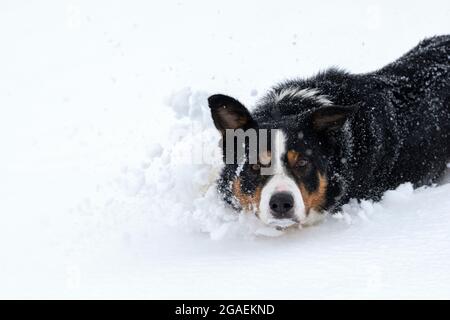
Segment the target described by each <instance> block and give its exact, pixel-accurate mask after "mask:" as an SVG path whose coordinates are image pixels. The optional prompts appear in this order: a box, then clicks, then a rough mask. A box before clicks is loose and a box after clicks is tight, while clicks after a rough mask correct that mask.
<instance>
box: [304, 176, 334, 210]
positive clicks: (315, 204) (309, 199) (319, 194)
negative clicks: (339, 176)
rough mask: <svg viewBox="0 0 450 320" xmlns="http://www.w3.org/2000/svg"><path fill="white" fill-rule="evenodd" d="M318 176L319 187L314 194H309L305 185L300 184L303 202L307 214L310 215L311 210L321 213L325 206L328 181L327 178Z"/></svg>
mask: <svg viewBox="0 0 450 320" xmlns="http://www.w3.org/2000/svg"><path fill="white" fill-rule="evenodd" d="M317 176H318V177H319V186H318V188H317V189H316V190H315V191H313V192H309V191H308V190H306V188H305V186H304V185H303V184H300V192H301V194H302V198H303V202H304V203H305V212H306V214H308V213H309V211H310V210H311V209H315V210H317V211H320V210H321V209H322V208H323V206H324V205H325V200H326V192H327V186H328V181H327V178H326V177H325V176H324V175H322V174H320V173H317Z"/></svg>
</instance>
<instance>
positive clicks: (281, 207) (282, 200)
mask: <svg viewBox="0 0 450 320" xmlns="http://www.w3.org/2000/svg"><path fill="white" fill-rule="evenodd" d="M269 206H270V209H271V210H272V214H273V216H274V217H275V218H288V217H289V216H290V214H291V213H292V211H293V210H292V208H293V207H294V197H293V196H292V194H291V193H289V192H278V193H275V194H274V195H273V196H272V197H271V198H270V201H269Z"/></svg>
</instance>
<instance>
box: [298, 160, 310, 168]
mask: <svg viewBox="0 0 450 320" xmlns="http://www.w3.org/2000/svg"><path fill="white" fill-rule="evenodd" d="M307 164H308V160H306V159H299V160H298V161H297V163H296V166H297V167H304V166H306V165H307Z"/></svg>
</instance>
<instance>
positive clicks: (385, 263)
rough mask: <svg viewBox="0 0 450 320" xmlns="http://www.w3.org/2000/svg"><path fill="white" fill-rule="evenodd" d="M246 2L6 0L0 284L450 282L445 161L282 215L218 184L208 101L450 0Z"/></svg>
mask: <svg viewBox="0 0 450 320" xmlns="http://www.w3.org/2000/svg"><path fill="white" fill-rule="evenodd" d="M237 4H238V2H237V1H228V2H226V3H225V2H220V3H219V2H213V1H190V2H187V1H186V2H185V1H164V2H159V3H158V2H156V1H155V2H151V3H149V2H144V1H142V2H141V1H136V2H126V3H125V2H121V1H108V2H106V1H96V2H95V3H92V2H88V1H83V0H68V1H65V2H57V1H40V2H39V4H38V3H31V4H27V5H25V4H22V3H20V2H14V3H12V2H11V3H8V4H6V3H4V4H2V7H3V8H2V10H1V13H0V30H1V31H0V33H1V38H2V39H3V48H4V50H3V51H2V59H1V60H0V61H1V62H0V65H1V69H2V73H1V75H0V106H1V108H2V111H3V116H2V117H0V148H1V150H2V157H1V158H0V176H1V177H2V183H1V184H0V196H1V199H2V201H1V203H0V212H1V218H2V222H1V224H0V297H1V298H208V299H211V298H265V299H274V298H287V299H293V298H296V299H299V298H397V297H401V298H450V272H449V271H448V270H450V241H449V240H450V239H449V235H450V197H449V195H450V175H447V177H446V178H444V179H443V181H442V182H441V183H440V184H439V185H437V186H434V187H427V188H419V189H417V190H414V189H413V188H412V186H411V185H410V184H404V185H402V186H399V187H398V188H397V189H396V190H392V191H388V192H387V193H386V194H385V195H384V197H383V199H382V200H381V201H380V202H378V203H373V202H370V201H362V202H359V203H358V202H357V201H356V200H355V201H353V202H351V203H349V204H348V205H346V206H345V207H344V209H343V211H342V213H340V214H338V215H335V216H328V217H327V218H326V220H325V221H324V222H323V223H321V224H319V225H317V226H313V227H308V228H304V229H302V230H289V231H281V230H277V229H275V228H272V227H269V226H264V225H262V224H261V223H260V222H259V220H257V219H256V218H255V217H253V216H251V215H236V214H234V213H233V212H232V211H231V210H230V209H228V208H227V207H225V206H224V205H223V204H222V202H221V201H220V200H219V198H218V196H217V194H216V191H215V188H214V183H215V178H216V177H217V174H218V172H219V170H220V167H221V162H220V160H221V159H220V149H219V147H218V143H219V138H220V137H219V134H218V133H217V132H216V130H215V129H214V128H213V126H212V122H211V120H210V115H209V111H208V109H207V105H206V98H207V97H208V95H210V94H213V93H226V94H230V95H233V96H235V97H236V98H238V99H239V100H241V101H242V102H243V103H245V104H246V105H248V106H251V105H252V104H253V103H254V102H255V101H256V100H257V99H258V98H259V97H261V96H262V95H263V94H264V93H265V92H266V91H267V89H268V88H269V87H270V86H271V85H273V84H275V83H276V82H277V81H281V80H283V79H286V78H289V77H294V76H308V75H311V74H313V73H315V72H317V71H318V70H321V69H324V68H325V67H328V66H331V65H338V66H340V67H343V68H346V69H348V70H350V71H352V72H366V71H371V70H373V69H375V68H378V67H381V66H383V65H384V64H386V63H388V62H390V61H392V60H394V59H396V58H397V57H399V56H400V55H401V54H403V53H404V52H406V51H407V50H409V49H410V48H412V47H413V46H414V45H415V44H417V43H418V41H419V40H421V39H422V38H424V37H426V36H431V35H435V34H444V33H448V31H449V27H450V25H449V22H448V19H447V18H448V16H449V14H450V5H449V3H448V2H447V1H430V2H428V3H427V4H426V5H425V4H419V3H411V2H406V1H399V2H397V3H395V4H394V3H392V2H388V1H377V3H374V2H370V3H363V2H358V3H354V2H350V1H345V2H344V3H342V2H341V3H339V4H337V3H335V2H333V1H329V2H328V3H325V2H324V3H311V2H308V3H300V2H298V1H284V3H281V2H277V3H276V4H275V3H273V4H269V3H267V4H262V3H260V2H254V1H248V2H244V3H242V2H239V8H240V9H239V10H235V6H236V5H237ZM405 6H407V8H408V10H404V7H405ZM287 8H288V9H287ZM435 8H439V10H435ZM430 17H432V18H430ZM448 167H449V166H448ZM449 169H450V167H449ZM449 171H450V170H449Z"/></svg>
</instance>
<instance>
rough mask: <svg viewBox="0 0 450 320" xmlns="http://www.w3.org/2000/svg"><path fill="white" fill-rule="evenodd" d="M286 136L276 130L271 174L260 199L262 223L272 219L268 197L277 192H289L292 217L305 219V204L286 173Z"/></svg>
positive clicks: (298, 190) (292, 180) (300, 220)
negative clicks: (291, 202)
mask: <svg viewBox="0 0 450 320" xmlns="http://www.w3.org/2000/svg"><path fill="white" fill-rule="evenodd" d="M286 152H287V148H286V136H285V135H284V133H283V131H281V130H276V134H275V141H274V142H273V144H272V152H271V159H272V162H273V163H272V165H271V166H272V167H273V176H272V177H270V178H269V181H268V182H267V183H266V185H265V186H264V187H263V189H262V192H261V200H260V206H259V208H260V213H259V217H260V219H261V220H262V221H263V222H264V223H269V222H270V221H271V220H273V219H274V217H273V215H272V213H271V209H270V206H269V201H270V198H271V197H272V196H273V195H274V194H276V193H278V192H289V193H290V194H291V195H292V196H293V198H294V217H295V218H296V219H297V220H298V221H299V222H303V221H305V220H306V213H305V205H304V203H303V198H302V195H301V193H300V189H299V187H298V186H297V184H296V183H295V181H294V179H293V178H291V177H289V176H288V175H287V174H286V168H285V165H284V161H283V160H282V159H283V157H284V156H285V155H286Z"/></svg>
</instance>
